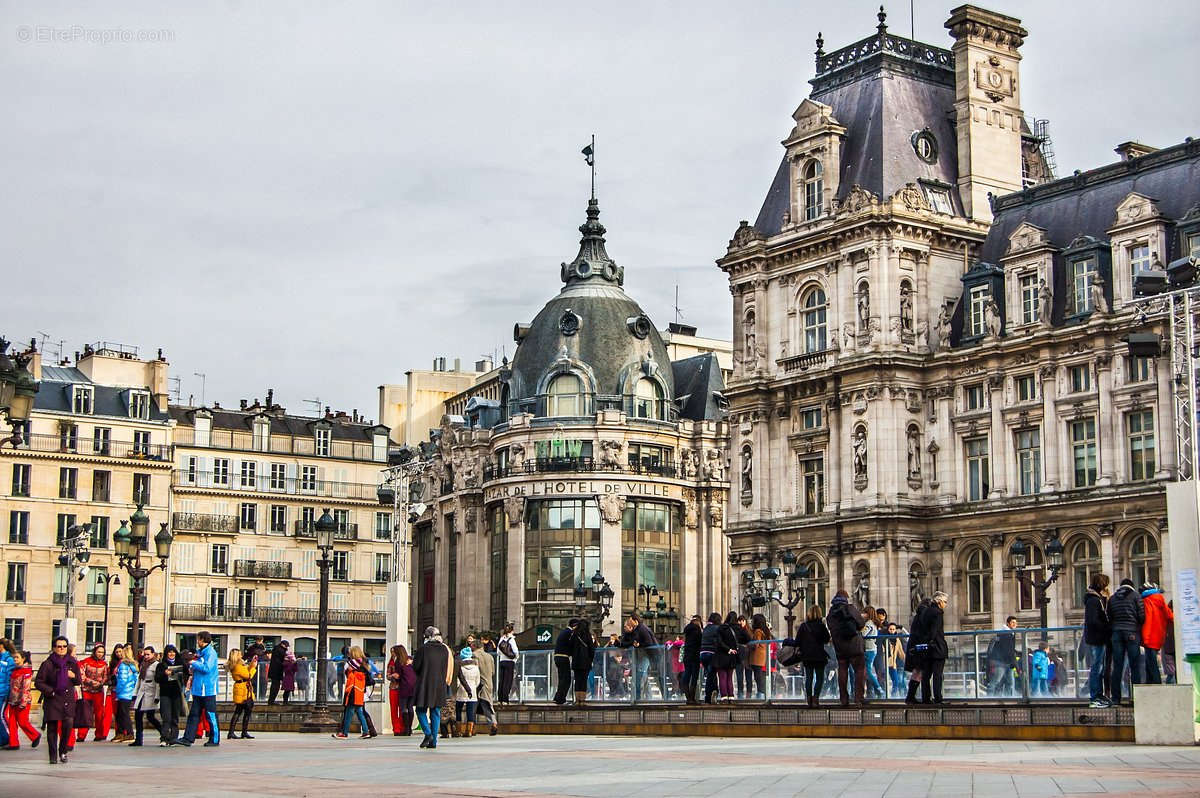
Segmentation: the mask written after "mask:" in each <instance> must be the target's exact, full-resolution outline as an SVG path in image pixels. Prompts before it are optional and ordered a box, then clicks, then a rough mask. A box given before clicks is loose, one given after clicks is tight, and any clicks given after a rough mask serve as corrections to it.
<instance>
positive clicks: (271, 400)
mask: <svg viewBox="0 0 1200 798" xmlns="http://www.w3.org/2000/svg"><path fill="white" fill-rule="evenodd" d="M274 404H275V389H274V388H268V389H267V409H268V410H270V409H271V408H272V407H273V406H274Z"/></svg>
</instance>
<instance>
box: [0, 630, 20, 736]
mask: <svg viewBox="0 0 1200 798" xmlns="http://www.w3.org/2000/svg"><path fill="white" fill-rule="evenodd" d="M15 650H16V647H15V646H14V645H13V643H12V641H11V640H9V639H8V638H7V637H5V638H0V707H3V705H4V704H6V703H7V702H8V691H9V688H10V687H11V684H12V672H13V668H15V667H16V663H15V662H13V658H12V652H13V651H15ZM3 714H4V713H3V712H0V715H3ZM8 734H9V732H8V725H7V724H6V723H5V721H4V718H3V717H0V748H3V747H6V746H7V745H8V739H9V738H8Z"/></svg>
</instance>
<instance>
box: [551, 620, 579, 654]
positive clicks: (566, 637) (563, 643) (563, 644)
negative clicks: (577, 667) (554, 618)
mask: <svg viewBox="0 0 1200 798" xmlns="http://www.w3.org/2000/svg"><path fill="white" fill-rule="evenodd" d="M573 634H575V630H574V629H573V628H572V627H570V626H568V627H566V628H565V629H563V630H562V631H561V632H559V633H558V637H556V638H554V653H555V655H558V654H566V655H568V656H569V655H570V653H571V636H572V635H573Z"/></svg>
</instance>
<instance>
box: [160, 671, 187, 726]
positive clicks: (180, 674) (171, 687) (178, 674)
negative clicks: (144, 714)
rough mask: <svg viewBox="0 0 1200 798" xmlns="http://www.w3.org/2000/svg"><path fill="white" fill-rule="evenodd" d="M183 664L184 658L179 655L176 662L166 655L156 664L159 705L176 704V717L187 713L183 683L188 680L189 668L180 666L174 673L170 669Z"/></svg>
mask: <svg viewBox="0 0 1200 798" xmlns="http://www.w3.org/2000/svg"><path fill="white" fill-rule="evenodd" d="M182 664H183V659H182V658H180V657H179V656H176V657H175V661H174V663H169V662H167V659H166V657H165V656H164V657H163V659H161V660H159V661H158V663H157V664H156V665H155V666H154V681H155V682H156V683H157V684H158V703H159V706H164V705H167V704H170V705H171V706H174V707H175V716H176V717H182V716H183V715H186V714H187V713H186V710H185V707H184V705H183V684H184V682H186V681H187V669H186V668H179V669H178V670H176V671H175V672H174V673H172V672H171V670H170V669H171V668H172V667H178V666H180V665H182Z"/></svg>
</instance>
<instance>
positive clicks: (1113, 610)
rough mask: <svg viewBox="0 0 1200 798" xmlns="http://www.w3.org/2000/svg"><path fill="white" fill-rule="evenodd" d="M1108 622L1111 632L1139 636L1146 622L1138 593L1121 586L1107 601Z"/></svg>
mask: <svg viewBox="0 0 1200 798" xmlns="http://www.w3.org/2000/svg"><path fill="white" fill-rule="evenodd" d="M1108 620H1109V622H1110V623H1111V625H1112V630H1113V632H1126V633H1129V632H1132V633H1134V634H1136V635H1140V634H1141V632H1142V624H1143V623H1145V622H1146V606H1145V604H1144V603H1143V601H1142V597H1141V596H1140V595H1138V592H1137V591H1136V590H1134V589H1133V588H1132V587H1130V586H1129V585H1121V586H1120V587H1118V588H1117V589H1116V591H1114V592H1113V594H1112V596H1111V597H1110V598H1109V599H1108Z"/></svg>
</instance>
